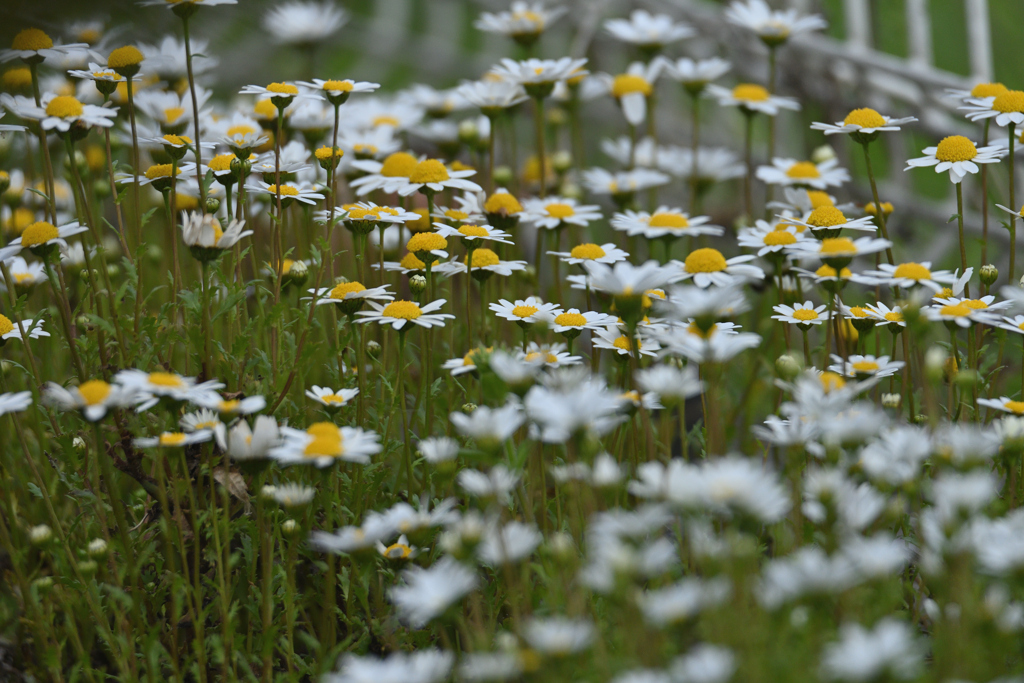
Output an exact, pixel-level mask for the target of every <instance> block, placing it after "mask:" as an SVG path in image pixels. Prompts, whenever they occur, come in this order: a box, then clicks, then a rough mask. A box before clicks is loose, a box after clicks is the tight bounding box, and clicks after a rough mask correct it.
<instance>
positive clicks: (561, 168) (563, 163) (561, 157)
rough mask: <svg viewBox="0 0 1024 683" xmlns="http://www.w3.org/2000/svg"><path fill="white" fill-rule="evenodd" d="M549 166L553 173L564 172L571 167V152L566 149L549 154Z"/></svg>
mask: <svg viewBox="0 0 1024 683" xmlns="http://www.w3.org/2000/svg"><path fill="white" fill-rule="evenodd" d="M551 166H552V167H553V168H554V169H555V173H565V172H566V171H568V170H569V169H570V168H572V154H570V153H569V151H568V150H565V149H563V150H559V151H557V152H555V153H554V154H553V155H551Z"/></svg>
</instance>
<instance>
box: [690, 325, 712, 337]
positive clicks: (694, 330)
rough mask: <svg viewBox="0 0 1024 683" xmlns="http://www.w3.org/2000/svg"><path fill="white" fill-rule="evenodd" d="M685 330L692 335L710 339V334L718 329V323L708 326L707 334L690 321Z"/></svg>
mask: <svg viewBox="0 0 1024 683" xmlns="http://www.w3.org/2000/svg"><path fill="white" fill-rule="evenodd" d="M686 331H687V332H689V333H690V334H692V335H694V336H697V337H700V338H701V339H710V338H711V335H713V334H714V333H715V332H717V331H718V323H715V324H713V325H712V326H711V327H710V328H708V331H707V334H705V333H704V330H702V329H700V328H699V327H697V323H690V324H689V326H688V327H687V328H686Z"/></svg>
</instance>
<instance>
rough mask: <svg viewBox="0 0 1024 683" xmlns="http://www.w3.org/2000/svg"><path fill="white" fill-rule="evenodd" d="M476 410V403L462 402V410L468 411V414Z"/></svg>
mask: <svg viewBox="0 0 1024 683" xmlns="http://www.w3.org/2000/svg"><path fill="white" fill-rule="evenodd" d="M474 410H476V404H475V403H463V404H462V412H464V413H466V414H467V415H469V414H470V413H472V412H473V411H474Z"/></svg>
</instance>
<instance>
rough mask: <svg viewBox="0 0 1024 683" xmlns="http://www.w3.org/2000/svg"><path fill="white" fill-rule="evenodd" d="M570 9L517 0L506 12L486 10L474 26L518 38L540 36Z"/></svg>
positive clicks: (488, 31) (481, 29)
mask: <svg viewBox="0 0 1024 683" xmlns="http://www.w3.org/2000/svg"><path fill="white" fill-rule="evenodd" d="M567 11H568V9H567V8H565V7H552V8H547V7H545V6H544V3H543V2H522V1H521V0H516V1H515V2H513V3H512V8H511V10H509V11H505V12H497V13H492V12H484V13H483V14H481V15H480V18H479V19H477V20H476V21H474V22H473V26H474V27H475V28H477V29H479V30H480V31H485V32H487V33H498V34H501V35H505V36H509V37H512V38H517V39H529V38H532V37H534V36H538V35H540V34H541V33H543V32H544V29H546V28H547V27H548V26H550V25H551V22H553V21H554V20H555V19H557V18H559V17H560V16H562V15H563V14H565V13H566V12H567Z"/></svg>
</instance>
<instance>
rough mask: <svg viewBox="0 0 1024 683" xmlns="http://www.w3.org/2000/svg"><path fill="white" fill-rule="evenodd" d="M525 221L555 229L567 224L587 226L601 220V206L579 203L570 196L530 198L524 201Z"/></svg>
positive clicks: (540, 226)
mask: <svg viewBox="0 0 1024 683" xmlns="http://www.w3.org/2000/svg"><path fill="white" fill-rule="evenodd" d="M523 209H524V213H523V217H522V221H523V222H524V223H532V224H533V225H535V226H537V227H538V228H544V229H547V230H554V229H555V228H559V227H565V226H566V225H578V226H580V227H584V228H585V227H587V226H588V225H590V223H591V221H597V220H601V207H599V206H597V205H596V204H577V203H576V200H575V199H572V198H569V197H547V198H545V199H538V198H530V199H526V200H524V201H523Z"/></svg>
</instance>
